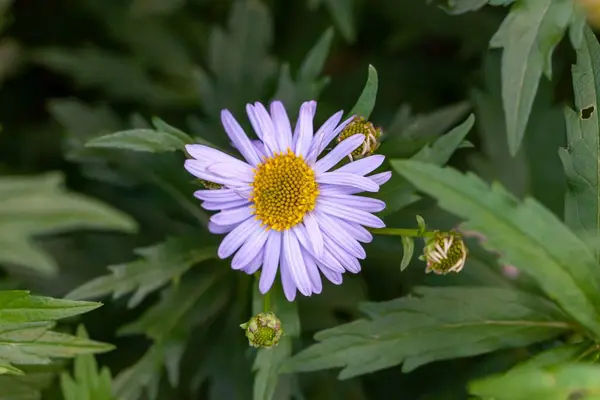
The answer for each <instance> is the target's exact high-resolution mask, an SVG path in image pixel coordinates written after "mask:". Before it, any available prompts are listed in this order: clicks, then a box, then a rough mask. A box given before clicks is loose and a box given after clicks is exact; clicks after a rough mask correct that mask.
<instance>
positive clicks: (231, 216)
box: [210, 206, 252, 225]
mask: <svg viewBox="0 0 600 400" xmlns="http://www.w3.org/2000/svg"><path fill="white" fill-rule="evenodd" d="M250 217H252V210H251V209H250V207H247V206H245V207H238V208H232V209H230V210H225V211H221V212H219V213H216V214H215V215H213V216H212V217H210V220H211V221H212V222H214V223H215V224H218V225H233V224H239V223H240V222H242V221H245V220H247V219H248V218H250Z"/></svg>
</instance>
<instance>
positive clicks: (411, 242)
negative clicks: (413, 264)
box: [400, 236, 415, 271]
mask: <svg viewBox="0 0 600 400" xmlns="http://www.w3.org/2000/svg"><path fill="white" fill-rule="evenodd" d="M401 239H402V261H401V262H400V271H404V270H405V269H406V267H408V264H410V261H411V260H412V256H413V253H414V252H415V239H414V238H412V237H410V236H402V237H401Z"/></svg>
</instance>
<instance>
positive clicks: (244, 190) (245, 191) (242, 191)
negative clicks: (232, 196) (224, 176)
mask: <svg viewBox="0 0 600 400" xmlns="http://www.w3.org/2000/svg"><path fill="white" fill-rule="evenodd" d="M231 190H233V191H234V192H235V193H236V194H237V195H238V196H240V197H241V198H243V199H249V198H250V195H251V194H252V186H248V185H245V186H240V185H238V186H237V187H232V188H231Z"/></svg>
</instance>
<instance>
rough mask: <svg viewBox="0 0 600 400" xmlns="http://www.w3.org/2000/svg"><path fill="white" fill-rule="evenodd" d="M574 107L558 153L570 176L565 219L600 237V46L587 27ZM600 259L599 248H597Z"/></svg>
mask: <svg viewBox="0 0 600 400" xmlns="http://www.w3.org/2000/svg"><path fill="white" fill-rule="evenodd" d="M572 71H573V89H574V90H573V91H574V93H575V110H571V109H569V108H567V109H565V118H566V121H567V136H568V146H567V148H566V149H564V148H563V149H560V151H559V154H560V158H561V160H562V162H563V165H564V168H565V173H566V175H567V181H568V189H567V196H566V200H565V222H566V224H567V225H568V226H569V227H570V228H571V229H573V230H574V231H575V232H577V233H581V235H583V236H587V237H589V238H591V239H592V240H598V239H599V238H600V128H599V127H600V125H599V123H600V122H599V121H600V120H599V119H598V111H599V107H600V101H599V98H600V81H598V78H597V77H598V75H599V74H600V45H599V44H598V41H597V40H596V37H595V36H594V33H593V32H592V31H591V29H589V28H588V29H586V31H585V38H584V41H583V43H582V46H581V47H580V49H579V50H578V51H577V64H576V65H574V66H573V69H572ZM595 254H596V259H598V260H600V249H598V248H596V249H595Z"/></svg>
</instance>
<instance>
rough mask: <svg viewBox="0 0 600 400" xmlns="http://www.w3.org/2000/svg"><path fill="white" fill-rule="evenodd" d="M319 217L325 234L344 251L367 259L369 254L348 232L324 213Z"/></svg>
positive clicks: (318, 215)
mask: <svg viewBox="0 0 600 400" xmlns="http://www.w3.org/2000/svg"><path fill="white" fill-rule="evenodd" d="M317 217H318V219H319V225H320V226H321V229H323V232H325V235H326V236H328V237H329V238H330V239H331V240H333V241H334V242H335V243H337V244H338V245H339V246H340V247H341V248H342V249H343V250H344V251H346V252H347V253H350V254H351V255H353V256H354V257H356V258H360V259H365V258H366V257H367V253H366V252H365V249H363V248H362V246H361V245H360V243H358V242H357V241H356V239H354V238H353V237H352V236H351V235H350V234H349V233H348V232H346V231H345V230H343V229H339V226H336V225H335V220H332V218H330V217H329V216H328V215H326V214H322V213H319V214H317ZM324 241H325V240H324Z"/></svg>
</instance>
